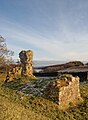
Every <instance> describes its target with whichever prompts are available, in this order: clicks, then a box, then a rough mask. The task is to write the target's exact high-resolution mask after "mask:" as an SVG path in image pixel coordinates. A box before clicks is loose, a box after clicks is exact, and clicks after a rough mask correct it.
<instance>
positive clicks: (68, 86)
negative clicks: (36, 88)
mask: <svg viewBox="0 0 88 120" xmlns="http://www.w3.org/2000/svg"><path fill="white" fill-rule="evenodd" d="M45 95H46V97H48V98H49V99H50V100H52V101H54V102H56V103H57V104H58V105H60V106H65V105H68V104H69V103H71V102H74V101H76V100H78V98H80V90H79V77H73V76H72V75H67V76H63V75H62V77H60V78H58V79H56V80H53V81H51V82H50V84H49V85H48V86H47V88H46V90H45Z"/></svg>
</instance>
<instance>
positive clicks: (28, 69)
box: [19, 50, 33, 77]
mask: <svg viewBox="0 0 88 120" xmlns="http://www.w3.org/2000/svg"><path fill="white" fill-rule="evenodd" d="M19 58H20V61H21V66H22V75H24V76H28V77H30V76H33V69H32V60H33V52H32V51H31V50H28V51H21V52H20V53H19Z"/></svg>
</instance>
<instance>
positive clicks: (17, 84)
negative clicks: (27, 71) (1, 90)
mask: <svg viewBox="0 0 88 120" xmlns="http://www.w3.org/2000/svg"><path fill="white" fill-rule="evenodd" d="M25 84H26V83H24V82H23V81H22V80H21V79H16V80H14V81H10V82H7V83H4V84H2V86H4V87H8V88H9V89H13V90H19V89H20V87H22V86H23V85H25Z"/></svg>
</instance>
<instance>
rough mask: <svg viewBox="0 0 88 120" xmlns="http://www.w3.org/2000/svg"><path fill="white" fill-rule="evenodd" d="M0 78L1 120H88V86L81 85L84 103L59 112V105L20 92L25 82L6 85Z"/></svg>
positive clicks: (71, 105)
mask: <svg viewBox="0 0 88 120" xmlns="http://www.w3.org/2000/svg"><path fill="white" fill-rule="evenodd" d="M3 79H4V77H2V76H1V77H0V120H87V119H88V84H83V85H80V90H81V96H82V98H83V100H84V101H83V103H81V104H80V103H79V104H78V105H76V106H74V105H73V104H70V108H69V109H67V110H59V108H58V105H57V104H55V103H54V102H52V101H49V100H47V99H44V98H42V97H36V96H33V95H32V94H30V95H28V94H27V96H25V94H24V93H22V92H20V91H19V88H20V87H22V85H24V84H26V83H25V82H23V81H18V80H17V81H14V82H9V83H8V84H4V82H3Z"/></svg>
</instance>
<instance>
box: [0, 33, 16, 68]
mask: <svg viewBox="0 0 88 120" xmlns="http://www.w3.org/2000/svg"><path fill="white" fill-rule="evenodd" d="M13 54H14V52H13V51H11V50H8V49H7V45H6V41H5V39H4V38H3V37H2V36H1V35H0V66H2V65H3V64H5V63H6V61H8V59H7V58H10V59H11V56H12V55H13Z"/></svg>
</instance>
